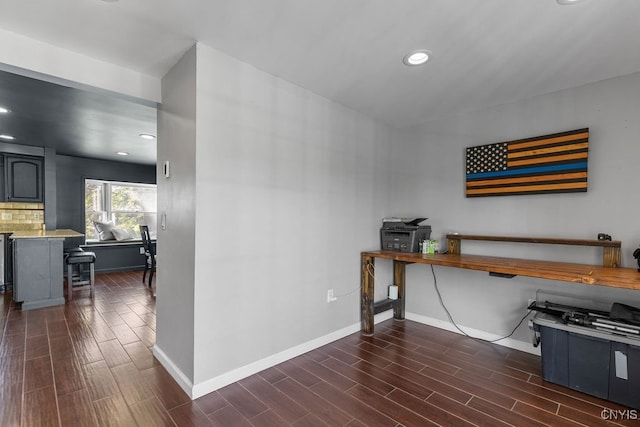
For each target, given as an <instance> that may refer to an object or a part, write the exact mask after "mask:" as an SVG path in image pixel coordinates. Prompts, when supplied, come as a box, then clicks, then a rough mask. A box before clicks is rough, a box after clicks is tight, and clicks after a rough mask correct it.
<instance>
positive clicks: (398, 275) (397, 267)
mask: <svg viewBox="0 0 640 427" xmlns="http://www.w3.org/2000/svg"><path fill="white" fill-rule="evenodd" d="M406 265H407V263H405V262H401V261H393V283H394V284H395V285H396V286H397V287H398V303H397V304H396V305H395V306H394V307H393V318H394V319H396V320H404V301H405V298H404V296H405V266H406Z"/></svg>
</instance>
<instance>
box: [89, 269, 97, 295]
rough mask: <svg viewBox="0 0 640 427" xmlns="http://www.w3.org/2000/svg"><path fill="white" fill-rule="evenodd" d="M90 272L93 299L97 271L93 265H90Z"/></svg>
mask: <svg viewBox="0 0 640 427" xmlns="http://www.w3.org/2000/svg"><path fill="white" fill-rule="evenodd" d="M90 266H91V267H90V271H91V284H90V288H89V289H91V291H90V292H91V298H93V286H94V285H95V283H96V272H95V269H94V268H93V263H91V264H90Z"/></svg>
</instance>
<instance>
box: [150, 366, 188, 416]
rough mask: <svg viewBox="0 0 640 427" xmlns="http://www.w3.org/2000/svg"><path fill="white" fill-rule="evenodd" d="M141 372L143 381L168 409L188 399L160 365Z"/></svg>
mask: <svg viewBox="0 0 640 427" xmlns="http://www.w3.org/2000/svg"><path fill="white" fill-rule="evenodd" d="M141 374H142V377H143V378H144V380H145V382H146V383H147V384H148V385H149V386H150V387H151V389H152V390H153V392H154V393H155V395H156V396H157V397H158V399H160V402H162V404H163V405H164V406H165V408H167V409H168V410H169V409H173V408H175V407H176V406H180V405H182V404H184V403H186V402H188V401H189V400H190V399H189V396H187V394H186V393H185V392H184V390H182V388H180V386H179V385H178V383H177V382H176V381H175V380H174V379H173V378H172V377H171V375H169V373H168V372H167V371H166V370H165V369H164V368H163V367H162V366H161V365H158V366H154V367H153V368H149V369H145V370H144V371H141Z"/></svg>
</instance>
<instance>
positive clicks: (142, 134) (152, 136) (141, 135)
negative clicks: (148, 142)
mask: <svg viewBox="0 0 640 427" xmlns="http://www.w3.org/2000/svg"><path fill="white" fill-rule="evenodd" d="M138 136H140V138H142V139H156V136H155V135H151V134H150V133H141V134H140V135H138Z"/></svg>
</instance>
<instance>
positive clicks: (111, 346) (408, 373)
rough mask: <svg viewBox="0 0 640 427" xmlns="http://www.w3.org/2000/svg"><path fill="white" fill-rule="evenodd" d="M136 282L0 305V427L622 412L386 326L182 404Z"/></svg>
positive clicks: (565, 418) (486, 421) (477, 348)
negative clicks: (154, 350)
mask: <svg viewBox="0 0 640 427" xmlns="http://www.w3.org/2000/svg"><path fill="white" fill-rule="evenodd" d="M141 274H142V273H138V272H131V273H113V274H102V275H98V276H97V289H96V296H95V299H94V300H91V299H90V298H89V297H88V291H80V292H75V293H74V298H73V301H72V302H71V303H68V304H66V305H64V306H59V307H53V308H47V309H40V310H33V311H27V312H22V311H20V310H19V309H17V308H16V307H15V306H14V305H13V303H12V302H11V294H10V292H7V293H5V294H4V296H3V299H2V300H1V301H0V309H1V313H0V320H2V323H1V325H2V326H4V327H3V330H2V342H1V344H0V426H3V427H4V426H49V425H51V426H92V425H105V426H106V425H113V426H136V425H137V426H145V427H146V426H162V425H168V426H173V425H177V426H190V425H193V426H233V427H235V426H287V425H290V426H326V425H328V426H353V427H355V426H399V425H405V426H430V425H443V426H466V425H477V426H505V425H517V426H538V425H551V426H577V425H589V426H591V425H593V426H598V425H615V424H613V423H611V422H608V421H606V420H604V419H603V418H602V416H601V415H602V412H603V410H622V411H623V410H625V409H626V408H624V407H621V406H619V405H616V404H613V403H610V402H607V401H603V400H600V399H597V398H594V397H590V396H588V395H584V394H581V393H578V392H574V391H571V390H569V389H566V388H563V387H559V386H556V385H554V384H550V383H546V382H544V381H542V379H541V378H540V359H539V358H538V357H536V356H532V355H530V354H527V353H522V352H518V351H514V350H509V349H506V348H504V347H500V346H496V345H490V344H485V343H480V342H477V341H474V340H471V339H469V338H466V337H463V336H460V335H457V334H454V333H450V332H446V331H442V330H439V329H436V328H432V327H429V326H424V325H421V324H417V323H414V322H410V321H405V322H396V321H393V320H389V321H386V322H384V323H382V324H379V325H376V334H375V336H373V337H366V336H361V335H360V334H359V333H356V334H353V335H351V336H348V337H346V338H344V339H341V340H339V341H336V342H334V343H331V344H329V345H326V346H324V347H321V348H319V349H317V350H314V351H312V352H309V353H307V354H304V355H302V356H299V357H297V358H295V359H292V360H290V361H287V362H285V363H282V364H280V365H278V366H275V367H273V368H270V369H267V370H266V371H263V372H261V373H259V374H257V375H253V376H251V377H249V378H246V379H244V380H241V381H239V382H237V383H234V384H231V385H229V386H227V387H224V388H222V389H220V390H218V391H215V392H213V393H210V394H208V395H206V396H203V397H201V398H199V399H196V400H195V401H191V400H190V399H189V398H188V396H187V395H186V394H185V393H184V392H183V391H182V390H181V389H180V387H178V385H177V384H176V383H175V382H174V381H173V379H172V378H171V377H170V376H169V374H168V373H167V372H166V371H165V370H164V368H163V367H162V366H160V364H159V363H158V361H157V360H156V359H155V358H154V357H153V356H152V354H151V347H152V346H153V344H154V341H155V299H154V297H153V296H152V295H151V293H150V291H149V290H148V289H147V288H146V287H145V286H144V285H143V284H142V283H141ZM637 422H638V421H633V420H632V421H618V423H620V424H623V425H634V424H633V423H637Z"/></svg>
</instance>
